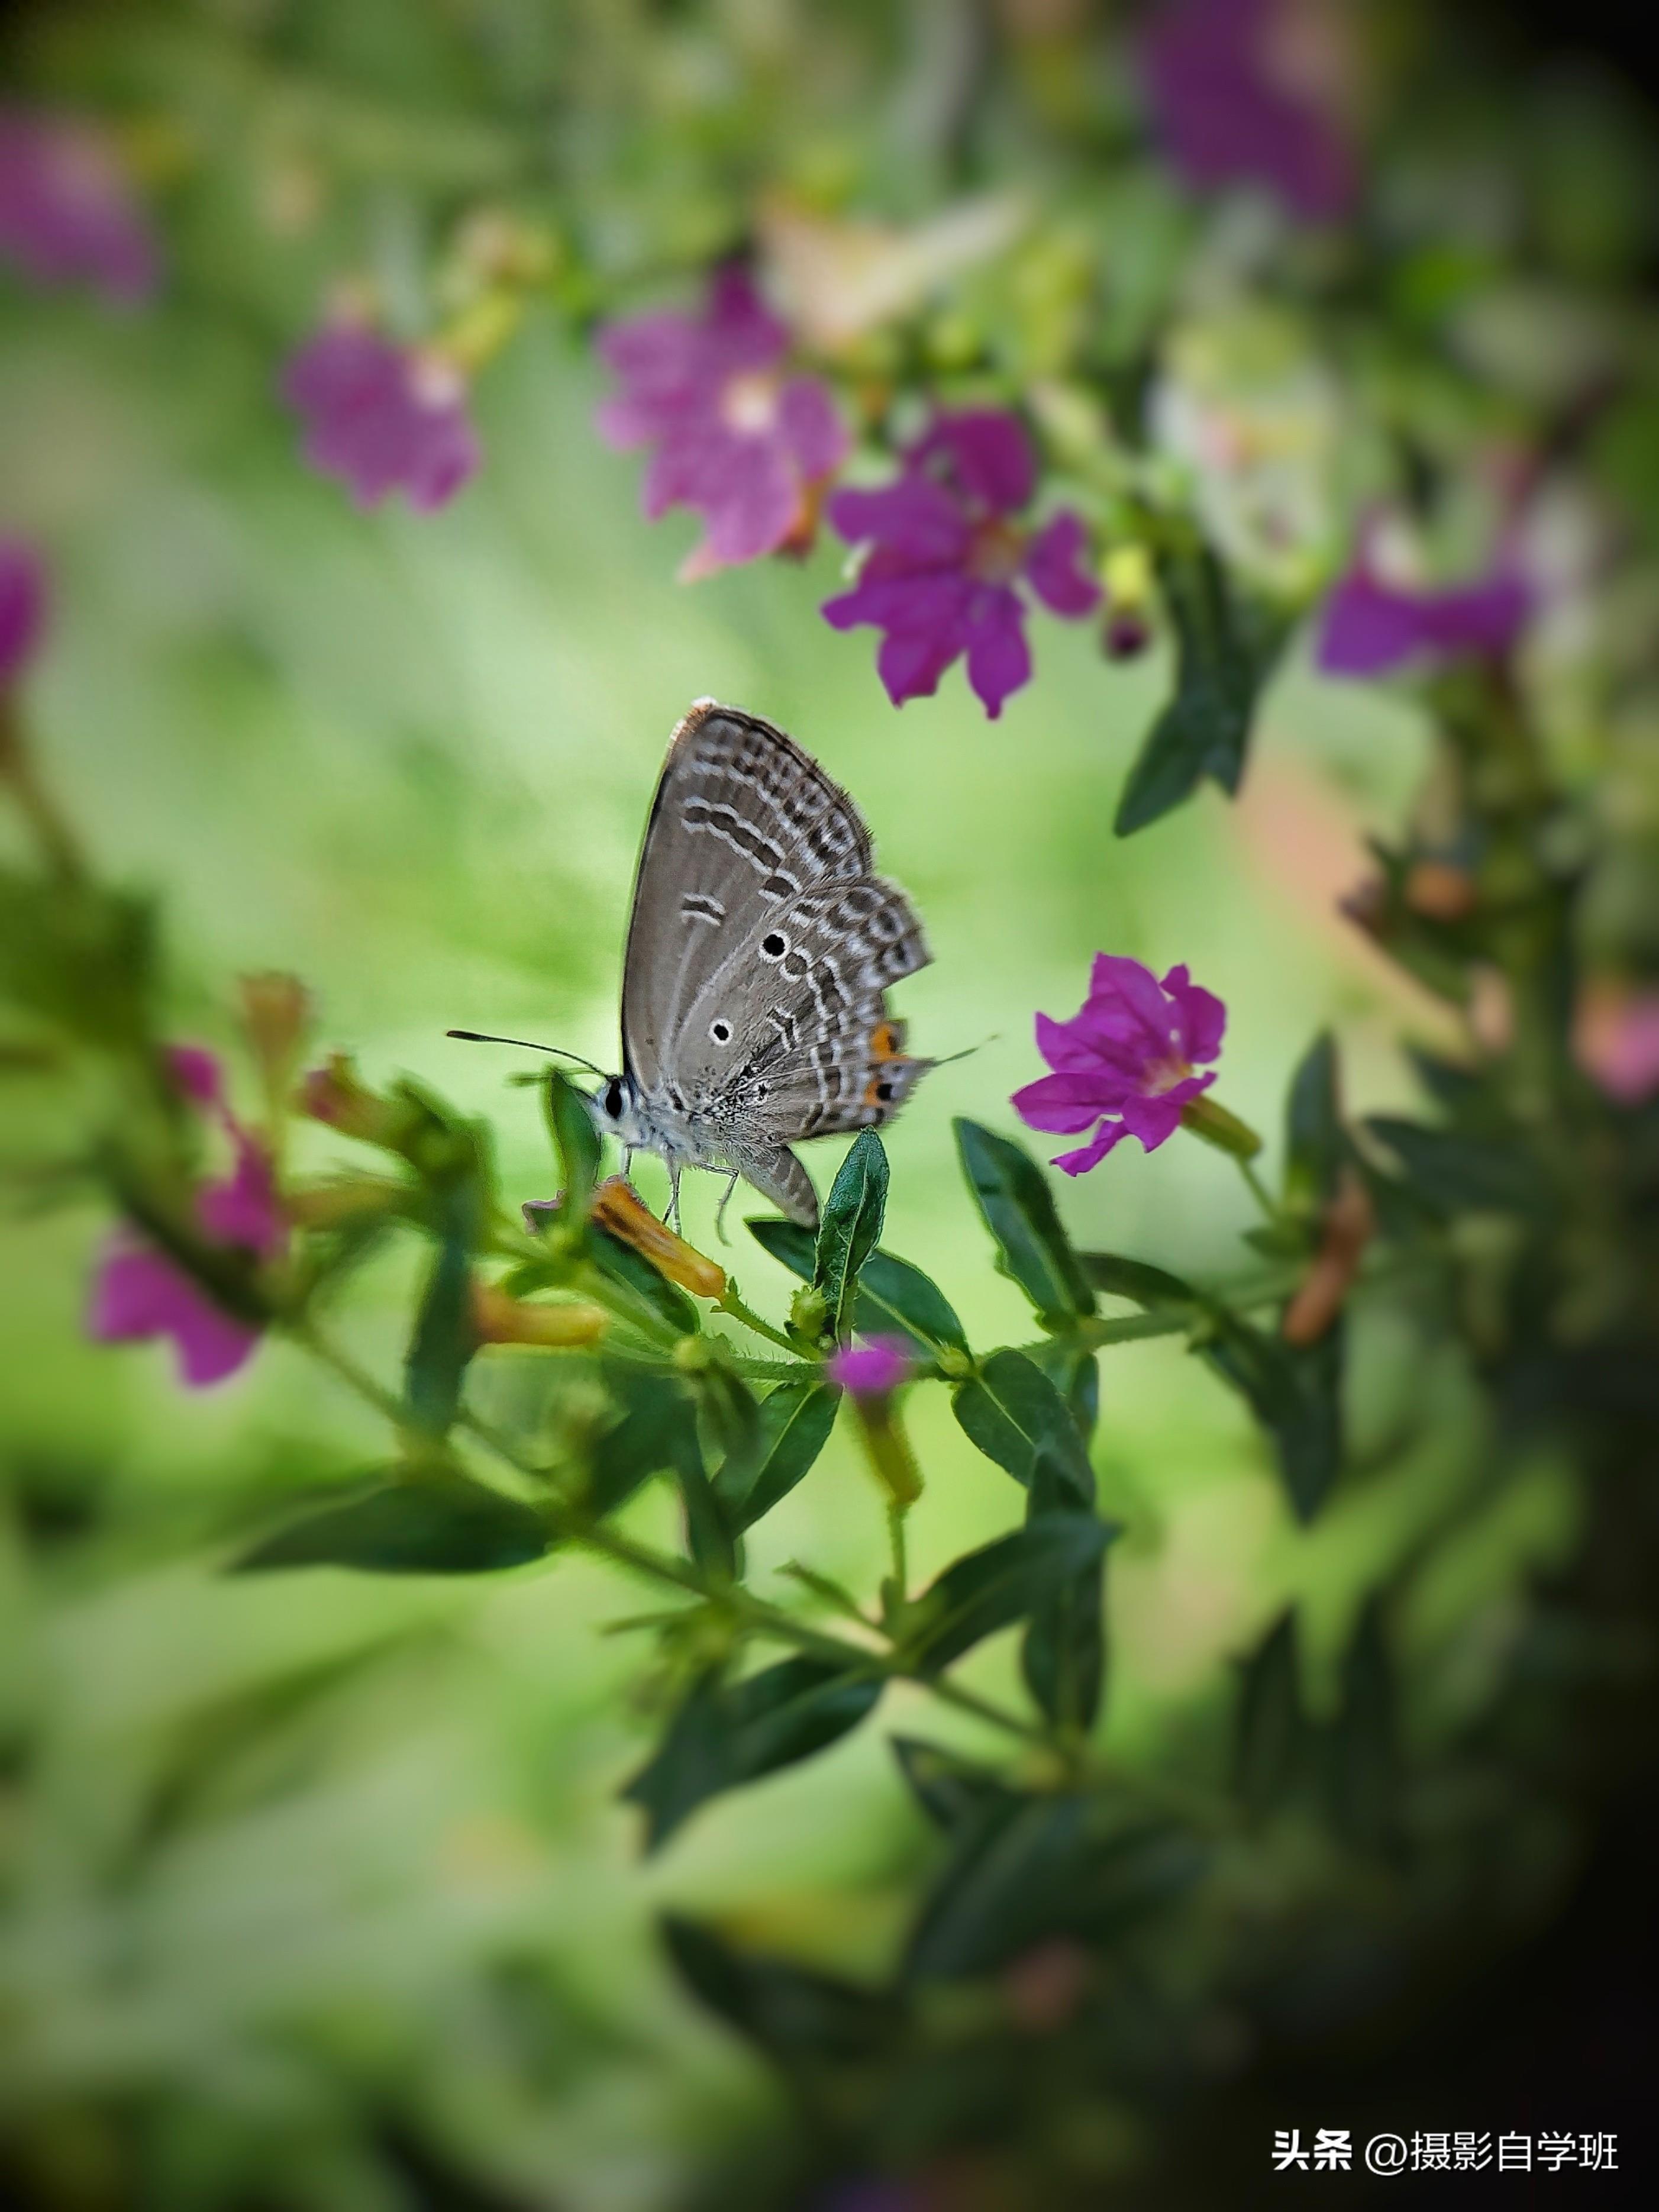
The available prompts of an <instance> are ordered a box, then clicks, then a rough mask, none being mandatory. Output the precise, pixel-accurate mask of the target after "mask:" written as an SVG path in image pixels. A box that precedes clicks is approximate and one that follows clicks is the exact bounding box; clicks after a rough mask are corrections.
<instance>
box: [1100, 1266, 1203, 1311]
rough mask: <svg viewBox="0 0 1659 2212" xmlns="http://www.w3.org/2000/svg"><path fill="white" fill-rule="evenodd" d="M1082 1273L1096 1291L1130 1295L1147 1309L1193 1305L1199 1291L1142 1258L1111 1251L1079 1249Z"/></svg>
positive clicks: (1198, 1302)
mask: <svg viewBox="0 0 1659 2212" xmlns="http://www.w3.org/2000/svg"><path fill="white" fill-rule="evenodd" d="M1078 1258H1079V1263H1080V1264H1081V1266H1082V1268H1083V1272H1084V1273H1085V1275H1086V1276H1087V1277H1088V1279H1089V1280H1090V1281H1091V1283H1092V1284H1093V1285H1094V1286H1095V1288H1096V1289H1097V1291H1105V1293H1106V1295H1107V1296H1108V1297H1114V1298H1132V1299H1133V1301H1134V1303H1135V1304H1136V1305H1138V1306H1145V1307H1146V1310H1147V1312H1148V1313H1156V1312H1158V1310H1160V1309H1161V1308H1164V1307H1181V1306H1197V1305H1199V1304H1200V1303H1201V1298H1200V1293H1199V1292H1198V1291H1195V1290H1194V1288H1193V1285H1191V1284H1190V1283H1188V1282H1183V1281H1182V1279H1181V1277H1180V1276H1179V1275H1172V1274H1170V1273H1169V1271H1168V1270H1167V1269H1166V1268H1164V1267H1152V1265H1151V1264H1150V1263H1149V1262H1148V1261H1145V1260H1125V1259H1123V1258H1121V1256H1120V1255H1118V1254H1117V1253H1115V1252H1081V1253H1079V1255H1078Z"/></svg>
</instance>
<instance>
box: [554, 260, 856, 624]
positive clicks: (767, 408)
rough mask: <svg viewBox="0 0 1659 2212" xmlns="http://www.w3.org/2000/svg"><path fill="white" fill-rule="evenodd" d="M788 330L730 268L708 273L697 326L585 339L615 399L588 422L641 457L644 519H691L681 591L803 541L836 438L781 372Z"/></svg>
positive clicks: (657, 319) (642, 319)
mask: <svg viewBox="0 0 1659 2212" xmlns="http://www.w3.org/2000/svg"><path fill="white" fill-rule="evenodd" d="M789 343H790V341H789V332H788V331H787V328H786V327H785V325H783V324H782V323H781V322H780V321H779V320H778V319H777V317H776V316H775V315H774V314H773V313H771V312H770V311H769V309H768V307H766V306H765V304H764V303H763V301H762V300H761V298H760V296H759V295H758V294H757V292H756V290H755V289H754V287H753V285H752V284H751V283H750V281H749V278H748V277H747V276H745V275H744V272H743V271H742V270H739V269H732V268H727V269H723V270H720V271H718V272H717V274H716V275H715V276H714V281H713V283H712V284H711V286H710V288H709V293H708V300H707V301H706V303H705V305H704V307H703V309H702V313H701V314H698V315H685V314H678V313H672V312H664V313H656V314H648V315H635V316H633V317H632V318H630V319H629V320H628V321H627V322H621V323H609V324H607V325H605V328H604V329H603V330H601V331H600V332H599V337H598V339H597V341H596V344H597V348H598V351H599V358H600V360H601V361H603V362H605V366H606V367H607V368H610V369H611V370H613V371H614V372H615V374H616V376H617V384H618V387H619V388H618V390H617V392H616V393H615V395H614V396H613V397H612V398H609V399H607V400H606V401H605V403H604V404H603V405H602V406H601V407H600V409H599V416H598V421H599V433H600V435H601V436H602V437H604V438H605V439H606V440H607V441H609V442H610V443H611V445H613V446H617V447H624V448H625V447H633V446H649V447H652V448H653V451H652V454H651V459H650V461H649V464H648V465H647V469H646V474H645V489H644V507H645V512H646V514H647V517H648V518H649V519H650V520H652V521H653V522H654V521H655V520H657V518H658V517H659V515H661V514H664V513H666V511H667V510H668V508H670V507H692V508H694V509H695V510H696V513H699V514H701V515H702V520H703V535H702V539H701V541H700V542H699V543H698V544H697V545H696V546H695V547H694V548H693V550H692V551H691V552H690V555H689V556H687V558H686V561H685V562H684V567H683V568H682V569H681V571H680V573H681V575H682V577H683V578H684V579H686V580H690V579H693V578H696V577H699V576H707V575H711V574H713V573H714V571H715V570H716V569H718V568H732V567H733V566H735V565H736V564H737V563H738V562H742V561H757V560H758V559H759V558H760V557H761V556H762V555H763V554H765V553H775V552H777V551H779V550H781V549H784V550H804V549H805V545H806V544H808V543H810V541H811V531H812V525H813V520H814V517H815V513H816V503H817V494H818V491H819V489H821V487H822V485H823V483H824V481H825V479H826V478H827V477H829V476H831V475H832V474H833V473H834V471H836V469H838V468H839V467H840V466H841V464H842V461H843V460H844V459H845V458H846V455H847V445H848V440H847V432H846V429H845V428H844V427H843V425H842V421H841V418H840V417H839V416H837V414H836V410H835V406H834V404H833V402H832V401H831V399H830V397H829V392H828V391H827V390H826V389H825V388H824V386H823V384H822V383H820V382H819V380H818V379H817V377H813V376H790V375H787V374H785V370H784V362H785V360H786V357H787V355H788V352H789Z"/></svg>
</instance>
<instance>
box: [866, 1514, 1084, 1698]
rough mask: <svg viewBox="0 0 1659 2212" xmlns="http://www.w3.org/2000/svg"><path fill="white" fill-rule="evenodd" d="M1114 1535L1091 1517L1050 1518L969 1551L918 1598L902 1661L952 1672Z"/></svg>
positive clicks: (1079, 1570)
mask: <svg viewBox="0 0 1659 2212" xmlns="http://www.w3.org/2000/svg"><path fill="white" fill-rule="evenodd" d="M1114 1533H1115V1532H1114V1531H1113V1530H1111V1529H1109V1528H1108V1527H1107V1526H1106V1524H1105V1523H1104V1522H1101V1521H1097V1520H1096V1519H1095V1517H1094V1516H1093V1515H1092V1514H1090V1513H1048V1514H1045V1515H1044V1516H1042V1519H1041V1520H1038V1521H1032V1522H1027V1523H1026V1525H1025V1527H1024V1528H1016V1529H1015V1530H1014V1531H1013V1533H1012V1534H1011V1535H1007V1536H1000V1537H999V1538H998V1539H997V1541H995V1542H994V1543H993V1544H987V1545H985V1546H983V1547H981V1549H980V1550H979V1551H976V1552H969V1553H967V1554H966V1555H965V1557H963V1558H962V1559H957V1561H956V1562H955V1563H954V1564H953V1565H951V1566H948V1567H947V1568H946V1569H945V1572H944V1573H943V1574H942V1575H941V1576H940V1577H939V1579H938V1581H937V1582H935V1583H933V1586H932V1587H931V1589H927V1590H926V1591H924V1592H923V1594H922V1595H921V1597H920V1598H918V1599H917V1600H916V1601H915V1607H914V1611H913V1617H912V1618H911V1620H909V1621H908V1624H907V1626H906V1629H905V1632H904V1637H903V1650H904V1655H905V1656H906V1658H907V1659H908V1661H909V1662H911V1664H913V1665H915V1666H916V1667H918V1668H922V1669H925V1670H926V1671H927V1673H929V1674H937V1673H938V1672H939V1670H940V1669H941V1668H945V1667H948V1666H950V1665H951V1662H952V1661H953V1660H957V1659H959V1658H960V1657H961V1656H962V1655H963V1652H964V1651H967V1650H971V1648H972V1647H973V1646H974V1645H975V1644H978V1643H980V1642H981V1641H982V1640H983V1639H984V1638H986V1637H987V1636H994V1635H995V1633H996V1632H997V1631H998V1630H999V1629H1001V1628H1007V1627H1009V1626H1012V1624H1013V1623H1014V1622H1015V1621H1017V1620H1024V1619H1025V1618H1026V1617H1027V1616H1028V1615H1029V1614H1030V1613H1032V1612H1034V1611H1035V1610H1036V1607H1039V1606H1040V1605H1042V1602H1043V1601H1045V1600H1046V1599H1048V1598H1049V1597H1051V1596H1053V1595H1054V1593H1055V1591H1056V1590H1058V1589H1060V1588H1061V1587H1062V1586H1063V1585H1065V1584H1066V1583H1068V1582H1070V1581H1071V1580H1073V1578H1074V1577H1077V1576H1078V1575H1080V1574H1081V1573H1082V1572H1083V1571H1084V1569H1085V1567H1088V1566H1091V1565H1093V1564H1094V1563H1095V1562H1096V1561H1097V1560H1098V1559H1099V1558H1100V1555H1101V1553H1103V1551H1104V1550H1105V1548H1106V1547H1107V1545H1108V1544H1109V1542H1110V1541H1111V1538H1112V1535H1113V1534H1114Z"/></svg>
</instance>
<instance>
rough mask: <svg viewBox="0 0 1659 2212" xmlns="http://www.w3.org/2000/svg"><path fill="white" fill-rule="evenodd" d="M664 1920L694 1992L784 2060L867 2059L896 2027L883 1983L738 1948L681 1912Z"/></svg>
mask: <svg viewBox="0 0 1659 2212" xmlns="http://www.w3.org/2000/svg"><path fill="white" fill-rule="evenodd" d="M661 1926H662V1932H663V1940H664V1942H665V1945H666V1946H667V1949H668V1955H669V1957H670V1958H671V1960H672V1961H673V1964H674V1966H675V1969H676V1971H677V1972H678V1974H679V1976H680V1978H681V1980H682V1981H684V1984H686V1986H687V1988H688V1989H689V1990H690V1991H691V1993H692V1995H693V1996H696V1997H697V1998H699V1999H700V2000H701V2002H702V2003H703V2004H705V2005H706V2006H707V2007H708V2009H709V2011H710V2012H712V2013H714V2014H715V2015H718V2016H719V2018H720V2019H721V2020H723V2021H726V2024H727V2025H728V2026H729V2027H734V2028H736V2029H737V2031H738V2033H739V2034H740V2035H744V2036H747V2037H748V2038H749V2039H750V2042H751V2043H754V2044H757V2045H758V2046H759V2047H760V2049H761V2050H763V2051H766V2052H768V2053H769V2055H770V2056H771V2057H773V2058H775V2059H777V2060H781V2062H783V2063H785V2064H786V2065H789V2064H793V2065H794V2066H799V2064H800V2063H801V2062H802V2061H803V2060H809V2061H812V2060H816V2061H819V2062H823V2061H840V2062H842V2063H845V2062H847V2061H848V2060H857V2059H864V2058H868V2057H872V2055H873V2054H874V2053H876V2052H877V2051H879V2050H881V2049H882V2048H883V2047H884V2045H887V2044H889V2043H890V2042H891V2041H892V2039H893V2038H894V2036H895V2035H896V2033H897V2030H898V2027H899V2026H900V2019H901V2015H900V2008H899V2007H898V2006H897V2004H896V2002H895V2001H894V1999H893V1998H892V1997H891V1996H890V1995H889V1994H888V1993H887V1992H885V1991H884V1990H866V1989H863V1988H860V1986H859V1984H856V1983H854V1982H845V1981H842V1979H841V1978H839V1977H838V1976H836V1975H830V1974H821V1973H817V1972H813V1971H812V1970H811V1968H810V1967H806V1966H796V1965H794V1964H793V1962H792V1961H791V1960H784V1959H772V1958H767V1957H764V1956H762V1955H757V1954H756V1953H754V1952H750V1951H739V1950H738V1949H737V1948H735V1947H734V1946H733V1945H732V1944H731V1943H728V1942H726V1938H725V1937H724V1936H719V1935H717V1934H716V1933H715V1932H714V1929H711V1928H708V1927H706V1926H704V1925H702V1923H699V1922H697V1921H694V1920H685V1919H682V1918H681V1917H679V1916H678V1914H676V1913H665V1915H664V1916H663V1919H662V1922H661Z"/></svg>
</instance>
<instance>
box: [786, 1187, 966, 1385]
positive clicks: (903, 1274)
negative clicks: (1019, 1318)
mask: <svg viewBox="0 0 1659 2212" xmlns="http://www.w3.org/2000/svg"><path fill="white" fill-rule="evenodd" d="M749 1231H750V1235H751V1236H752V1237H754V1238H755V1240H756V1241H757V1243H759V1244H761V1245H763V1247H764V1248H765V1249H766V1250H767V1251H768V1252H769V1253H770V1254H771V1255H772V1257H773V1258H774V1259H775V1260H779V1261H782V1263H783V1265H784V1266H785V1267H787V1268H788V1269H789V1270H790V1271H791V1273H793V1274H797V1275H799V1277H800V1278H801V1279H802V1281H803V1282H808V1283H810V1282H811V1279H812V1269H813V1265H814V1261H815V1259H816V1253H815V1249H814V1245H813V1240H812V1235H811V1231H810V1230H806V1229H801V1228H798V1227H797V1225H795V1223H793V1221H778V1220H759V1221H751V1222H750V1224H749ZM853 1326H854V1328H855V1329H856V1330H857V1331H858V1333H859V1334H860V1335H861V1336H877V1335H881V1336H898V1337H902V1338H904V1339H905V1340H907V1341H908V1343H910V1344H911V1345H913V1346H915V1349H916V1351H917V1352H920V1353H921V1355H922V1357H923V1358H927V1357H929V1356H930V1355H931V1354H932V1353H933V1352H937V1351H939V1350H941V1349H943V1348H945V1347H946V1346H949V1347H951V1348H952V1349H954V1350H956V1351H958V1352H965V1351H966V1350H967V1349H968V1339H967V1336H966V1334H964V1332H963V1326H962V1323H961V1322H959V1321H958V1320H957V1316H956V1315H955V1313H954V1312H953V1310H951V1304H950V1302H949V1301H948V1299H947V1298H946V1297H945V1293H944V1291H941V1290H940V1289H939V1285H938V1284H937V1283H935V1282H933V1281H932V1280H931V1279H930V1278H929V1277H927V1275H924V1274H923V1273H922V1272H921V1268H920V1267H913V1266H912V1265H911V1263H910V1262H909V1261H908V1260H901V1259H899V1258H897V1257H896V1255H894V1254H893V1253H891V1252H882V1251H875V1252H872V1254H871V1255H870V1256H869V1258H868V1259H867V1260H866V1261H865V1263H864V1266H863V1267H862V1269H861V1270H860V1274H859V1286H858V1296H857V1297H856V1299H855V1300H854V1306H853Z"/></svg>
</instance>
